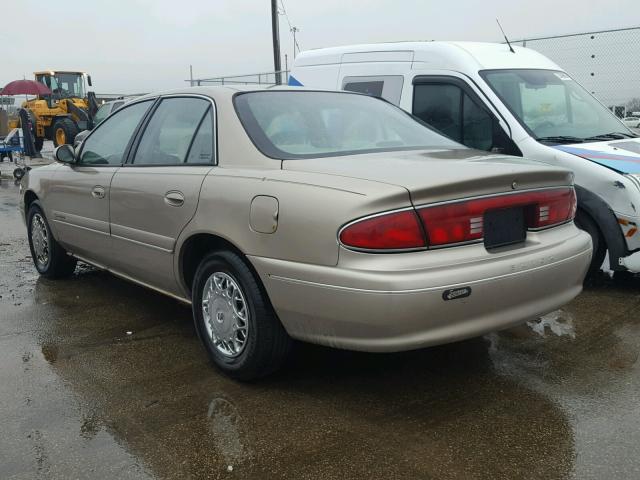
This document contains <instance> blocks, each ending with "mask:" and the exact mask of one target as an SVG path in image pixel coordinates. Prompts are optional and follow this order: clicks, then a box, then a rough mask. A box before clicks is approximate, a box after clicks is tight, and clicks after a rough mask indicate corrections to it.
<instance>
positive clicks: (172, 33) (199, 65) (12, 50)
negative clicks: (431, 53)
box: [0, 0, 640, 93]
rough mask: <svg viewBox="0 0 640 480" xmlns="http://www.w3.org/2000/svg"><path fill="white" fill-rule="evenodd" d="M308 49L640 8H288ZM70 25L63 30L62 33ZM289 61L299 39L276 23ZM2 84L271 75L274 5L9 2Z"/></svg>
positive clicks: (527, 30) (637, 13)
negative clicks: (67, 75) (37, 73)
mask: <svg viewBox="0 0 640 480" xmlns="http://www.w3.org/2000/svg"><path fill="white" fill-rule="evenodd" d="M284 2H285V3H284V6H285V8H286V11H287V13H288V15H289V18H290V20H291V22H292V23H293V25H295V26H297V27H298V28H299V29H300V32H299V34H298V39H299V44H300V47H301V48H302V49H303V50H305V49H311V48H318V47H325V46H335V45H344V44H351V43H366V42H382V41H395V40H432V39H435V40H478V41H500V40H501V36H500V32H499V31H498V28H497V26H496V23H495V18H496V17H499V18H500V21H501V23H502V25H503V27H504V28H505V30H506V31H507V34H508V35H509V36H510V37H511V38H512V39H519V38H522V37H535V36H544V35H552V34H564V33H576V32H583V31H590V30H601V29H607V28H620V27H627V26H637V25H640V6H639V3H638V0H594V1H585V0H582V1H577V0H572V1H568V0H536V1H527V2H518V1H515V0H493V1H492V0H485V1H482V2H480V1H470V0H469V1H455V0H454V1H437V2H436V1H428V0H367V1H364V0H351V1H345V0H319V1H318V0H316V1H310V0H295V1H294V0H284ZM65 26H67V27H68V29H67V31H66V32H65V31H64V28H65ZM280 37H281V42H282V45H283V49H282V53H283V64H284V54H285V53H287V54H288V55H289V59H291V57H292V51H293V49H292V43H293V42H292V38H291V34H290V33H289V27H288V25H287V22H286V19H285V18H284V17H283V16H281V17H280ZM0 45H2V55H0V86H3V85H5V84H6V83H7V82H9V81H11V80H14V79H16V78H23V76H26V78H32V75H33V71H34V70H39V69H47V68H53V69H78V70H84V71H87V72H89V73H91V74H92V77H93V83H94V89H95V90H96V91H97V92H98V93H135V92H149V91H153V90H161V89H167V88H175V87H180V86H182V85H185V82H183V80H184V79H187V78H188V76H189V65H190V64H192V65H193V69H194V75H195V76H196V77H211V76H220V75H233V74H244V73H253V72H258V71H268V70H273V57H272V51H271V23H270V1H269V0H201V1H196V0H178V1H176V0H126V1H124V0H111V1H108V2H107V1H101V0H100V1H99V0H93V1H86V0H83V1H77V0H56V1H53V2H48V1H37V0H19V1H18V0H13V1H11V0H8V1H6V2H3V7H2V22H1V26H0Z"/></svg>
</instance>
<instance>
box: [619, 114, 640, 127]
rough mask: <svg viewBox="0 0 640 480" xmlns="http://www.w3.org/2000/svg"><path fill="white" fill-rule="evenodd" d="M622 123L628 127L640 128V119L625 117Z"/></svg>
mask: <svg viewBox="0 0 640 480" xmlns="http://www.w3.org/2000/svg"><path fill="white" fill-rule="evenodd" d="M622 123H624V124H625V125H626V126H627V127H631V128H640V117H635V116H632V117H625V118H623V119H622Z"/></svg>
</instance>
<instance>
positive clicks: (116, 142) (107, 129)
mask: <svg viewBox="0 0 640 480" xmlns="http://www.w3.org/2000/svg"><path fill="white" fill-rule="evenodd" d="M152 103H153V100H147V101H144V102H139V103H134V104H133V105H130V106H127V107H124V108H122V109H120V110H118V111H117V112H116V113H114V114H113V115H111V116H110V117H109V118H107V119H106V120H105V121H104V122H102V123H101V124H100V125H99V126H98V127H97V128H96V129H95V130H94V131H93V133H91V135H89V137H87V139H86V140H85V141H84V142H83V147H82V152H81V154H80V161H79V163H80V164H81V165H120V164H121V163H122V162H123V160H124V159H123V156H124V153H125V150H126V149H127V145H128V144H129V140H131V136H132V135H133V132H134V131H135V129H136V128H137V127H138V124H139V123H140V121H141V120H142V117H143V116H144V114H145V113H146V111H147V110H148V109H149V107H150V106H151V104H152Z"/></svg>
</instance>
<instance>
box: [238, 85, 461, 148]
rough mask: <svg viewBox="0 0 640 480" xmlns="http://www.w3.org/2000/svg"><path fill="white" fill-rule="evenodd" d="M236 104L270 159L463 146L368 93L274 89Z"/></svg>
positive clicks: (249, 95) (243, 96) (246, 96)
mask: <svg viewBox="0 0 640 480" xmlns="http://www.w3.org/2000/svg"><path fill="white" fill-rule="evenodd" d="M234 102H235V107H236V111H237V112H238V116H239V117H240V120H241V122H242V124H243V125H244V128H245V130H246V131H247V134H248V135H249V137H251V139H252V140H253V142H254V144H255V145H256V146H257V147H258V149H259V150H261V151H262V153H264V154H265V155H267V156H268V157H271V158H278V159H284V160H289V159H304V158H318V157H329V156H338V155H350V154H356V153H370V152H379V151H380V152H382V151H394V150H418V149H431V148H438V149H443V148H446V149H451V148H465V147H463V146H462V145H460V144H458V143H456V142H454V141H452V140H449V139H448V138H446V137H444V136H443V135H441V134H439V133H437V132H435V131H434V130H432V129H431V128H430V127H428V126H426V125H425V124H424V123H422V122H421V121H419V120H417V119H415V118H414V117H412V116H411V115H409V114H407V113H406V112H404V111H403V110H400V109H399V108H398V107H395V106H394V105H391V104H389V103H387V102H385V101H383V100H380V99H376V98H372V97H369V96H366V95H356V94H351V93H340V92H314V91H305V90H300V91H293V90H292V91H274V90H272V91H264V92H249V93H242V94H238V95H236V97H235V99H234Z"/></svg>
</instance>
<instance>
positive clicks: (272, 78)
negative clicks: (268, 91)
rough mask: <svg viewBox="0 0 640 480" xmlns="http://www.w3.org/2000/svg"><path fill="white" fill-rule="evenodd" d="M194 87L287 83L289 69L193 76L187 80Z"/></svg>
mask: <svg viewBox="0 0 640 480" xmlns="http://www.w3.org/2000/svg"><path fill="white" fill-rule="evenodd" d="M186 81H187V82H189V83H190V85H191V86H192V87H194V86H200V85H203V86H204V85H275V84H276V83H280V84H284V85H286V84H287V83H288V82H289V70H281V71H280V72H262V73H250V74H247V75H228V76H225V77H212V78H192V79H190V80H186Z"/></svg>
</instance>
